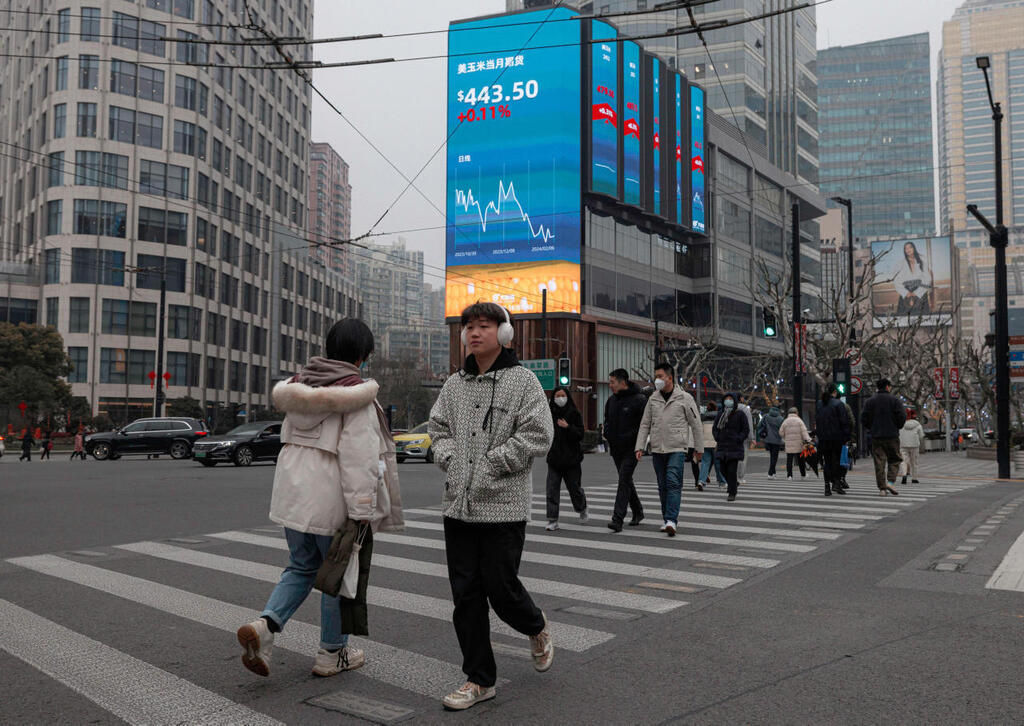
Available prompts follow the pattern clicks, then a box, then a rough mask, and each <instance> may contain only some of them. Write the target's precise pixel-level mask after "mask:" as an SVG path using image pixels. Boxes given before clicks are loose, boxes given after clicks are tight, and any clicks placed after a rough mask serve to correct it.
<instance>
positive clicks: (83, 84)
mask: <svg viewBox="0 0 1024 726" xmlns="http://www.w3.org/2000/svg"><path fill="white" fill-rule="evenodd" d="M78 87H79V88H84V89H87V90H92V91H98V90H99V87H100V57H99V56H98V55H84V54H83V55H80V56H78Z"/></svg>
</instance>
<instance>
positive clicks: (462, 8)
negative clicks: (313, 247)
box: [313, 0, 962, 284]
mask: <svg viewBox="0 0 1024 726" xmlns="http://www.w3.org/2000/svg"><path fill="white" fill-rule="evenodd" d="M961 2H962V0H833V1H832V2H829V3H826V4H824V5H821V6H820V7H818V8H817V13H818V47H819V48H825V47H828V46H831V45H850V44H854V43H864V42H868V41H873V40H881V39H883V38H890V37H894V36H899V35H909V34H912V33H920V32H923V31H928V32H929V33H930V34H931V41H932V47H931V50H932V59H933V67H934V59H935V56H936V54H937V53H938V51H939V49H940V47H941V32H942V23H943V21H945V20H948V19H949V18H950V17H951V16H952V14H953V11H954V10H955V9H956V8H957V7H958V6H959V5H960V3H961ZM504 7H505V3H504V0H476V1H475V2H473V3H467V2H465V1H464V0H463V1H462V2H455V1H454V0H430V1H429V2H424V1H423V0H372V1H371V0H333V1H331V2H327V1H326V0H325V1H322V2H318V3H317V4H316V7H315V12H314V35H315V37H327V36H339V35H359V34H363V33H385V34H391V33H403V32H412V31H422V30H444V29H445V28H446V27H447V25H448V21H449V20H452V19H455V18H462V17H467V16H470V15H485V14H489V13H495V12H501V11H503V10H504ZM712 32H714V31H712ZM446 44H447V42H446V37H445V35H444V33H438V34H435V35H425V36H417V37H410V38H398V39H387V40H371V41H363V42H358V43H343V44H334V45H322V46H317V47H316V50H315V55H314V57H315V58H316V59H318V60H322V61H324V62H331V61H344V60H359V59H370V58H389V57H393V58H405V57H410V56H420V55H441V54H443V53H444V52H445V48H446ZM314 82H315V83H316V84H317V87H318V88H320V90H321V91H323V93H324V95H326V96H327V97H328V98H329V99H331V100H332V101H333V102H334V103H335V104H336V105H337V106H338V107H339V108H340V109H341V110H342V112H344V113H345V115H346V116H347V117H348V118H349V120H350V121H352V123H353V124H354V125H355V126H356V127H358V128H359V129H360V130H361V131H362V132H363V133H364V134H365V135H366V136H367V138H368V139H369V140H370V141H372V142H373V143H374V144H375V145H376V146H377V147H378V148H379V149H380V150H381V151H382V152H383V153H384V154H385V155H386V156H387V157H388V159H390V160H391V161H392V162H394V164H395V165H396V166H397V167H398V168H399V169H400V170H401V171H402V172H403V173H404V174H405V175H407V176H409V177H412V175H414V174H416V173H417V172H418V171H419V170H420V168H421V167H423V166H424V164H426V163H427V160H428V159H429V158H430V157H431V155H432V154H434V152H435V151H437V150H438V148H439V147H440V146H441V144H442V143H443V141H444V136H445V93H446V80H445V61H444V60H443V59H434V60H425V61H414V62H408V63H391V64H383V65H380V66H357V67H354V68H342V69H328V70H323V71H318V72H317V73H315V74H314ZM933 92H934V87H933ZM313 139H314V140H315V141H326V142H328V143H330V144H332V145H333V146H334V148H335V149H337V151H338V152H339V153H340V154H341V155H342V157H344V158H345V160H346V161H347V162H348V163H349V165H350V167H351V170H350V181H351V183H352V187H353V189H352V232H353V234H354V235H358V234H362V233H364V232H366V231H367V230H368V229H369V228H370V227H371V226H372V225H373V224H374V223H375V222H376V221H377V219H378V217H380V215H381V214H382V213H383V212H384V210H385V209H386V208H388V207H389V206H390V205H391V203H392V202H393V201H394V200H395V198H396V197H398V195H399V193H400V192H401V191H402V189H403V188H404V187H405V184H406V183H405V181H403V180H402V178H401V176H400V175H399V174H398V173H397V172H396V171H395V170H394V169H392V168H391V167H390V166H389V164H388V163H387V162H386V161H384V159H382V158H381V157H380V155H378V154H377V153H376V152H375V151H373V149H371V148H370V147H369V145H368V144H367V143H366V142H365V141H363V140H362V139H361V138H360V137H359V135H358V134H357V133H356V132H355V131H354V130H353V129H352V128H351V127H350V126H349V125H348V124H346V123H345V121H343V120H342V119H341V118H340V117H338V116H337V115H336V114H335V113H334V112H333V111H332V110H331V109H330V108H328V107H327V106H326V104H324V103H323V102H322V101H320V100H319V99H317V98H314V101H313ZM444 159H445V156H444V150H443V149H441V151H439V152H438V153H437V156H436V157H435V158H434V160H433V161H432V162H430V163H429V164H428V165H427V167H426V169H424V171H423V173H422V174H421V175H420V177H419V179H418V180H417V182H416V186H417V187H418V188H419V189H420V190H422V191H423V192H424V193H425V194H426V195H427V196H428V197H429V199H430V200H431V201H432V202H433V204H435V205H436V206H437V207H438V208H440V209H442V210H443V209H444V193H445V189H444ZM443 224H444V218H443V215H442V214H441V213H440V212H438V211H437V210H436V209H434V208H433V207H432V206H431V205H430V203H428V202H427V201H425V200H424V199H423V197H422V196H421V195H420V194H419V193H417V192H416V191H415V190H412V189H410V190H409V191H408V192H406V194H405V195H404V196H403V197H402V199H401V200H400V201H399V202H398V203H397V204H396V205H395V206H394V207H393V209H392V211H391V212H389V213H388V215H387V217H385V219H384V221H383V222H381V224H380V225H379V226H378V227H377V228H376V231H381V232H391V231H399V230H411V229H419V228H424V227H426V228H433V229H427V230H423V231H410V232H404V233H403V236H405V237H406V239H407V240H408V241H409V244H410V246H411V247H413V248H415V249H422V250H424V251H425V252H426V253H427V264H428V265H432V266H433V268H431V267H428V269H427V281H428V282H431V283H435V284H436V283H438V282H439V281H440V278H438V277H437V275H439V274H440V271H439V270H438V269H437V268H441V267H443V266H444V230H443V228H442V225H443ZM384 239H385V240H386V239H388V238H384Z"/></svg>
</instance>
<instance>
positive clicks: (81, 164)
mask: <svg viewBox="0 0 1024 726" xmlns="http://www.w3.org/2000/svg"><path fill="white" fill-rule="evenodd" d="M75 184H79V185H82V186H93V187H108V188H110V189H127V188H128V157H127V156H124V155H122V154H108V153H106V152H103V153H100V152H99V151H76V152H75Z"/></svg>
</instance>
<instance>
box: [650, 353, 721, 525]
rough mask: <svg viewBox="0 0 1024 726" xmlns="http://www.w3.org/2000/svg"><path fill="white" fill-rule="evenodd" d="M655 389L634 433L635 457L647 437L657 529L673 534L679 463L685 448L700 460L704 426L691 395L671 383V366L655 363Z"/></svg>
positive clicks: (679, 486)
mask: <svg viewBox="0 0 1024 726" xmlns="http://www.w3.org/2000/svg"><path fill="white" fill-rule="evenodd" d="M654 376H655V378H654V387H655V388H656V389H657V391H656V392H655V393H654V394H653V395H652V396H651V397H650V398H649V399H647V406H646V408H644V417H643V419H641V421H640V431H639V432H638V433H637V437H636V445H635V447H634V448H635V449H636V460H637V461H640V459H641V458H643V455H644V448H645V447H646V445H647V439H648V438H650V440H651V453H652V454H653V457H654V473H655V475H656V476H657V477H658V496H659V497H660V498H661V514H662V519H663V520H664V522H665V523H664V524H663V525H662V526H661V531H662V532H665V533H666V534H668V536H669V537H675V536H676V528H677V524H676V523H677V521H678V519H679V499H680V497H681V495H682V491H683V463H684V462H685V460H686V452H687V451H688V450H689V449H693V450H694V452H693V455H694V457H695V458H696V459H697V461H700V459H701V455H702V454H703V452H704V428H703V426H701V423H700V413H699V412H698V410H697V402H696V401H694V400H693V396H691V395H690V394H689V393H687V392H686V391H684V390H683V389H682V388H681V387H679V386H677V385H675V383H674V379H675V369H674V368H672V366H670V365H669V364H668V363H659V364H658V365H657V366H656V367H655V369H654Z"/></svg>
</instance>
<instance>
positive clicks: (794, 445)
mask: <svg viewBox="0 0 1024 726" xmlns="http://www.w3.org/2000/svg"><path fill="white" fill-rule="evenodd" d="M787 414H788V415H787V416H786V420H785V421H783V422H782V425H781V426H779V436H781V437H782V443H783V444H784V445H785V447H786V478H787V479H792V478H793V460H794V459H796V461H797V462H798V463H799V464H800V476H801V477H802V478H806V477H807V464H806V463H805V462H804V460H803V457H802V456H800V452H801V451H803V450H804V444H809V443H811V434H810V433H809V432H808V431H807V426H806V425H804V422H803V420H801V418H800V412H799V411H797V410H796V409H795V408H791V409H789V411H787Z"/></svg>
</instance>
